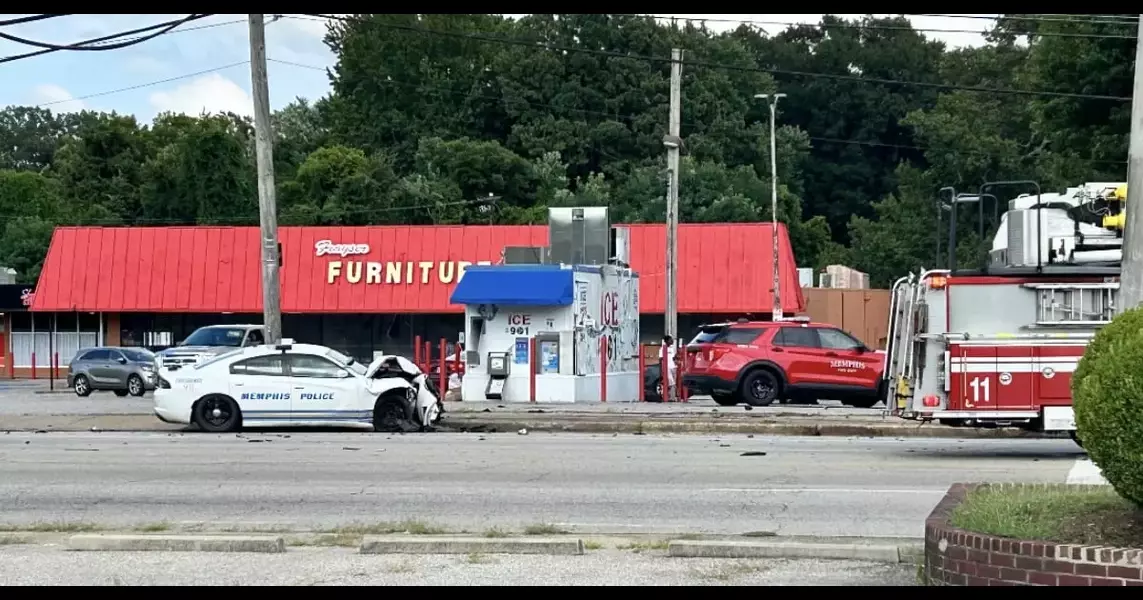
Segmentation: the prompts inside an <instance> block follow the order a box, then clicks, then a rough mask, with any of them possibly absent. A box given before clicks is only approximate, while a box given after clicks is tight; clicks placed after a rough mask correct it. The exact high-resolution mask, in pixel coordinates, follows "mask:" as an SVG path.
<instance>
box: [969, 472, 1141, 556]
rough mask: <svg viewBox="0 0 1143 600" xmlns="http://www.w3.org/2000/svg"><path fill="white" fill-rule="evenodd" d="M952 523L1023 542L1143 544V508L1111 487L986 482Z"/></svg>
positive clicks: (1134, 546) (1130, 546)
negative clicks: (989, 483)
mask: <svg viewBox="0 0 1143 600" xmlns="http://www.w3.org/2000/svg"><path fill="white" fill-rule="evenodd" d="M950 524H951V525H952V526H953V527H957V528H959V529H964V530H967V531H973V532H977V533H984V534H988V535H995V536H1001V537H1007V538H1015V539H1021V540H1038V541H1045V542H1056V543H1061V544H1077V545H1085V546H1112V547H1119V548H1143V510H1140V509H1139V507H1136V506H1135V505H1133V504H1131V503H1130V502H1128V501H1127V500H1124V499H1123V498H1121V497H1120V496H1119V495H1118V494H1116V493H1115V490H1114V489H1112V488H1111V487H1110V486H1102V485H1100V486H1072V487H1064V488H1056V489H1052V488H1036V487H1032V486H1028V487H1024V486H982V487H980V488H977V489H976V490H973V491H970V492H969V493H968V494H967V495H966V496H965V499H964V501H963V502H961V503H960V505H959V506H957V508H956V509H955V510H954V511H953V514H952V518H951V522H950Z"/></svg>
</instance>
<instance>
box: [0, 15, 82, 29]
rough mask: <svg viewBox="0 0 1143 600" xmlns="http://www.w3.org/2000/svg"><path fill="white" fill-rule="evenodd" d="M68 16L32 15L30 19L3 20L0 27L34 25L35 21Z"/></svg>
mask: <svg viewBox="0 0 1143 600" xmlns="http://www.w3.org/2000/svg"><path fill="white" fill-rule="evenodd" d="M66 16H68V15H32V16H30V17H18V18H16V19H5V20H3V21H0V27H7V26H9V25H19V24H21V23H35V22H36V21H46V20H48V19H54V18H56V17H66Z"/></svg>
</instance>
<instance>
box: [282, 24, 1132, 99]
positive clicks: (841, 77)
mask: <svg viewBox="0 0 1143 600" xmlns="http://www.w3.org/2000/svg"><path fill="white" fill-rule="evenodd" d="M305 17H316V18H317V19H322V20H330V19H332V20H336V21H342V22H346V23H360V24H366V25H373V26H376V27H381V28H385V29H392V30H397V31H409V32H414V33H423V34H430V35H439V36H443V37H453V38H461V39H470V40H475V41H483V42H490V43H497V44H506V45H513V46H524V47H527V48H533V49H545V50H554V51H558V52H579V53H582V54H591V55H595V56H604V57H609V58H626V59H635V60H644V61H647V62H655V63H664V64H666V63H670V62H671V60H670V59H669V58H665V57H658V56H646V55H640V54H632V53H627V52H614V51H609V50H595V49H593V48H580V47H575V46H560V45H555V44H551V43H548V42H544V41H541V40H522V39H516V38H503V37H496V36H489V35H482V34H474V33H462V32H453V31H440V30H436V29H426V28H423V27H414V26H411V25H397V24H392V23H380V22H377V21H373V20H363V19H357V18H352V17H342V16H337V15H321V14H306V15H305ZM292 18H304V17H292ZM684 64H687V65H691V66H694V67H705V68H710V69H721V70H726V71H739V72H746V73H768V74H770V75H781V76H790V77H804V78H817V79H832V80H836V81H855V82H862V83H876V84H881V85H895V86H914V87H920V88H929V89H937V90H945V91H963V92H976V93H986V94H1005V95H1014V96H1042V97H1047V98H1072V99H1083V100H1110V101H1115V102H1130V101H1131V97H1130V96H1107V95H1099V94H1079V93H1073V92H1052V91H1046V90H1044V91H1040V90H1020V89H1012V88H992V87H983V86H965V85H956V84H948V83H933V82H924V81H903V80H898V79H885V78H880V77H865V76H862V75H845V74H839V73H814V72H808V71H794V70H789V69H767V68H759V67H742V66H736V65H727V64H718V63H712V62H706V61H694V60H686V61H684Z"/></svg>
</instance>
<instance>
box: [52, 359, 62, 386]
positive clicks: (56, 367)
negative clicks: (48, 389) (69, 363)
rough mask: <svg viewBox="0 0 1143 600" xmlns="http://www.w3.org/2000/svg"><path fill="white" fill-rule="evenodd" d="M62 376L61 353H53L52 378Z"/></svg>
mask: <svg viewBox="0 0 1143 600" xmlns="http://www.w3.org/2000/svg"><path fill="white" fill-rule="evenodd" d="M59 378H60V353H59V352H56V353H55V354H53V355H52V380H56V379H59Z"/></svg>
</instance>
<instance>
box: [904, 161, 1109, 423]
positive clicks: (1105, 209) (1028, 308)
mask: <svg viewBox="0 0 1143 600" xmlns="http://www.w3.org/2000/svg"><path fill="white" fill-rule="evenodd" d="M1011 185H1024V186H1028V188H1031V189H1032V190H1033V191H1034V192H1035V193H1025V194H1021V195H1019V196H1016V197H1015V199H1013V200H1011V201H1010V202H1009V205H1008V210H1007V212H1005V213H1004V214H1003V215H1000V214H999V209H998V207H997V196H996V195H995V194H993V193H988V190H992V189H994V188H998V187H1001V186H1011ZM944 192H949V200H950V201H948V202H946V201H944V198H943V195H944V194H943V193H944ZM1125 200H1126V185H1125V184H1122V183H1088V184H1084V185H1082V186H1080V187H1076V188H1068V189H1067V190H1066V191H1064V192H1063V193H1051V194H1044V193H1041V192H1040V190H1039V186H1038V185H1037V184H1035V183H1034V182H1026V181H1021V182H994V183H989V184H985V185H984V186H982V187H981V189H980V190H979V193H977V194H957V193H956V191H955V190H953V189H951V188H944V189H943V190H942V199H941V200H939V201H938V206H937V209H938V215H939V214H942V213H944V212H949V213H951V217H950V218H949V236H948V237H949V243H948V248H949V249H955V248H956V247H957V246H956V227H957V217H958V211H957V209H958V207H959V206H960V205H962V204H966V203H975V204H976V205H977V211H976V212H977V214H978V217H979V223H980V224H979V234H980V236H981V239H984V229H985V221H986V220H985V219H984V215H985V210H984V207H985V205H986V204H988V203H989V202H991V203H992V205H993V210H992V211H991V212H992V220H993V222H994V223H998V225H999V227H998V230H997V232H996V234H995V236H994V238H993V243H992V250H991V252H990V253H989V257H988V266H987V267H986V268H984V269H982V270H975V271H969V270H958V269H957V267H956V255H955V252H949V253H948V254H949V259H948V268H947V269H935V270H924V271H921V272H920V273H916V274H912V273H911V274H909V275H908V276H906V277H902V278H901V279H899V280H898V281H897V282H896V283H895V284H894V286H893V290H892V301H891V307H890V321H889V343H888V348H887V352H886V362H885V369H884V374H883V377H884V378H885V379H886V381H885V389H886V390H887V392H886V399H885V404H886V407H887V409H888V410H889V411H890V412H891V413H892V414H895V415H897V416H899V417H902V418H905V419H912V420H918V421H937V422H938V423H941V424H943V425H949V426H957V427H1020V428H1024V429H1028V430H1033V431H1058V432H1068V433H1069V434H1070V435H1071V436H1072V439H1075V440H1076V441H1077V443H1078V442H1079V440H1078V439H1077V438H1076V431H1075V430H1076V426H1075V415H1074V412H1073V411H1072V397H1071V379H1072V373H1073V372H1074V371H1075V369H1076V365H1077V364H1078V363H1079V359H1080V357H1081V356H1082V355H1083V352H1084V348H1085V347H1086V346H1087V344H1088V343H1089V342H1090V341H1091V339H1092V337H1093V336H1094V335H1095V332H1096V331H1097V330H1098V329H1099V328H1100V327H1101V326H1103V325H1105V324H1107V323H1108V322H1110V320H1111V318H1112V316H1113V315H1114V310H1115V301H1116V297H1117V295H1118V290H1119V274H1120V266H1121V262H1122V241H1123V239H1122V238H1123V236H1122V230H1123V203H1124V201H1125ZM938 253H939V246H938ZM938 260H939V258H938Z"/></svg>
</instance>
